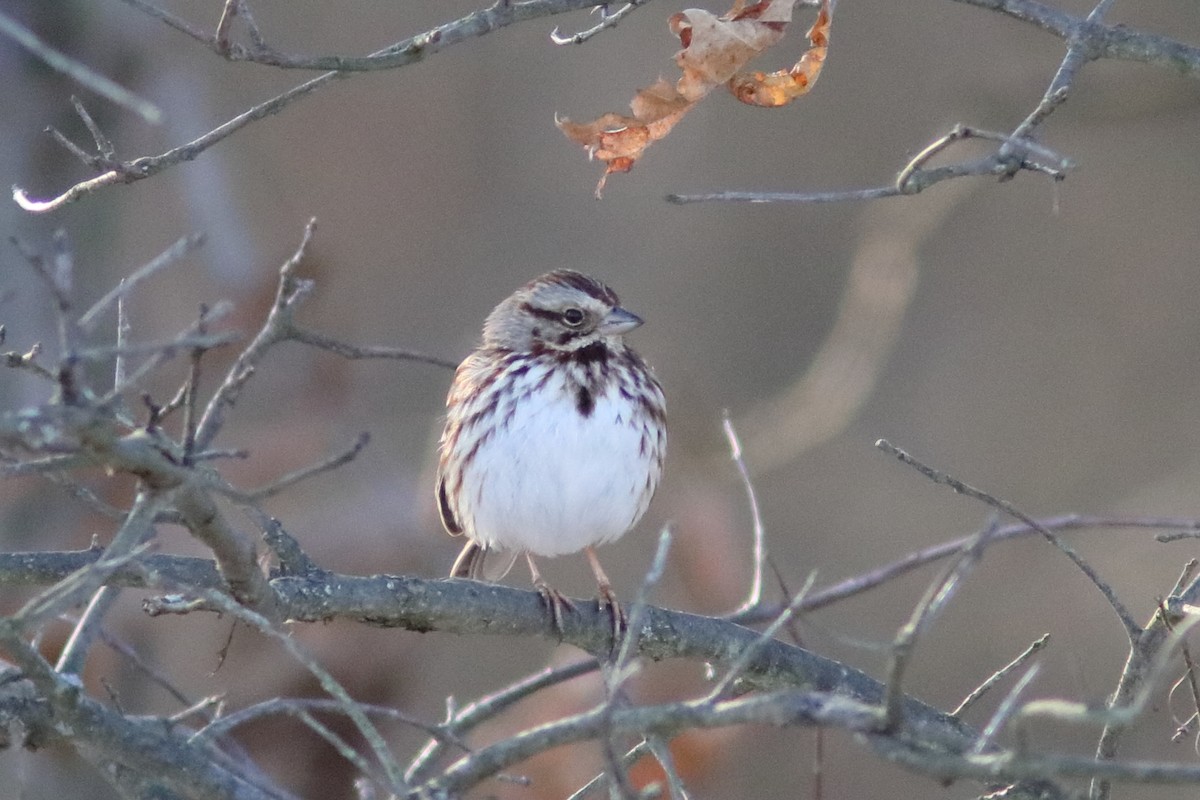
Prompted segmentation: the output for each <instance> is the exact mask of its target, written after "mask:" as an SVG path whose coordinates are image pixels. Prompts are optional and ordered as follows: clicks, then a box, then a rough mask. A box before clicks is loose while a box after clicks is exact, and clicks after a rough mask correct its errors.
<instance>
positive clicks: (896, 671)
mask: <svg viewBox="0 0 1200 800" xmlns="http://www.w3.org/2000/svg"><path fill="white" fill-rule="evenodd" d="M999 527H1000V520H999V516H998V515H994V516H993V518H992V519H991V520H990V521H989V522H988V524H987V526H986V527H985V528H984V529H983V530H981V531H980V532H979V533H978V535H976V536H975V537H974V538H973V539H972V541H971V543H970V544H969V545H967V546H966V547H964V548H963V551H962V554H961V555H960V556H959V557H958V560H957V561H956V562H955V563H954V564H952V565H950V567H949V568H948V569H947V570H946V572H945V574H944V575H943V576H942V577H941V578H940V579H938V580H936V581H934V582H933V583H931V584H930V585H929V588H928V589H926V591H925V596H924V597H922V598H921V600H920V602H918V603H917V605H916V607H915V608H914V609H913V611H912V615H911V616H910V617H909V620H908V622H906V623H905V624H904V625H903V626H902V627H901V628H900V630H899V631H898V632H897V634H896V639H895V641H894V642H893V643H892V658H891V665H890V666H889V668H888V679H887V693H886V694H885V695H884V701H883V708H884V725H885V726H886V728H887V729H889V730H897V729H899V727H900V725H901V723H902V722H903V713H904V703H903V701H904V693H903V689H902V686H903V684H904V674H905V672H906V671H907V669H908V663H909V659H910V657H911V655H912V652H913V649H914V648H915V647H916V644H917V639H918V638H919V637H920V635H921V633H922V632H923V631H924V630H925V628H926V627H927V626H928V625H929V624H930V623H932V621H933V620H934V619H936V618H937V617H938V616H939V615H940V614H941V612H942V611H943V610H944V609H945V608H946V606H947V604H949V602H950V599H951V598H952V597H953V596H954V594H955V593H956V592H957V590H958V587H959V586H960V585H961V583H962V581H963V580H964V579H965V578H966V577H967V576H968V575H970V574H971V572H973V571H974V569H975V565H976V564H978V563H979V559H981V558H982V557H983V551H984V550H985V549H987V546H988V545H989V544H990V543H991V541H992V539H993V538H994V537H995V535H996V530H997V529H998V528H999Z"/></svg>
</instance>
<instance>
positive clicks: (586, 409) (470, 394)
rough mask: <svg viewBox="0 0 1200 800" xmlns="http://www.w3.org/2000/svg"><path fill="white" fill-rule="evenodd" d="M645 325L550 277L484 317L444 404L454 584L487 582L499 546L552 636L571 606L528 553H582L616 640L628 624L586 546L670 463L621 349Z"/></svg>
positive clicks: (655, 416) (640, 364) (606, 300)
mask: <svg viewBox="0 0 1200 800" xmlns="http://www.w3.org/2000/svg"><path fill="white" fill-rule="evenodd" d="M641 324H642V319H641V317H639V316H637V315H636V314H634V313H632V312H630V311H627V310H626V309H624V308H623V307H622V306H621V304H620V301H619V300H618V298H617V295H616V293H615V292H613V290H612V289H610V288H609V287H608V286H606V285H605V284H604V283H602V282H601V281H599V280H596V279H595V278H592V277H589V276H587V275H584V274H582V273H579V272H575V271H573V270H568V269H559V270H554V271H552V272H548V273H546V274H545V275H542V276H541V277H538V278H535V279H534V280H532V281H530V282H529V283H527V284H525V285H524V286H522V287H521V288H519V289H517V290H516V291H515V292H513V293H512V294H511V295H509V296H508V297H507V298H505V299H504V300H503V301H501V302H500V303H499V305H497V306H496V307H495V308H494V309H493V310H492V312H491V313H490V314H488V316H487V319H486V320H485V322H484V324H483V335H482V340H481V342H480V344H479V346H478V347H477V348H476V349H475V350H474V351H473V352H471V354H470V355H468V356H467V358H466V359H465V360H463V362H462V363H461V364H459V366H458V368H457V370H456V371H455V374H454V380H453V382H452V384H451V386H450V390H449V392H448V394H447V397H446V422H445V428H444V430H443V432H442V436H441V439H440V441H439V447H438V450H439V457H438V469H437V485H436V499H437V507H438V511H439V512H440V515H441V519H442V524H443V525H444V527H445V529H446V531H447V532H449V533H450V534H451V535H452V536H465V537H466V540H467V541H466V543H465V545H464V546H463V548H462V551H461V552H460V554H459V556H458V558H457V559H456V560H455V562H454V566H453V567H452V569H451V571H450V577H462V578H473V579H479V578H481V577H483V576H485V575H486V573H485V572H484V569H483V565H484V558H485V556H487V555H488V554H490V553H492V552H496V551H500V552H504V553H507V556H508V557H507V562H506V564H505V565H504V566H503V568H502V569H501V572H500V576H499V577H502V575H503V573H506V572H507V571H508V569H511V567H512V564H513V562H514V561H515V560H516V559H517V558H519V557H520V556H522V555H524V557H525V560H526V562H527V563H528V565H529V572H530V577H531V579H532V581H533V586H534V588H535V589H536V590H537V592H538V594H539V595H540V596H541V598H542V601H543V603H544V604H545V605H546V607H547V609H548V612H549V617H550V623H551V625H552V626H553V628H554V630H555V631H557V632H558V634H559V635H560V637H561V635H562V632H563V627H562V623H563V615H564V612H565V610H566V609H572V608H574V604H573V603H571V601H570V600H568V599H567V598H566V596H565V595H563V594H562V593H561V592H559V591H558V590H557V589H555V588H553V587H552V586H550V585H549V584H548V583H547V582H546V581H545V579H544V578H543V577H542V574H541V572H540V570H539V569H538V566H537V561H536V560H535V559H537V558H541V557H553V556H560V555H567V554H571V553H577V552H579V551H581V550H582V551H583V553H584V554H585V555H586V556H587V559H588V563H589V564H590V566H591V569H592V573H593V575H594V576H595V579H596V584H597V588H598V597H597V602H598V606H599V608H600V610H601V611H607V612H608V613H609V615H610V617H611V622H612V632H613V642H614V643H615V642H616V640H617V638H618V637H619V636H620V633H621V630H622V628H623V627H624V626H625V625H626V620H625V617H624V613H623V611H622V610H621V606H620V603H619V602H618V599H617V596H616V594H615V593H614V592H613V588H612V583H611V582H610V581H609V579H608V576H607V575H606V574H605V572H604V569H603V567H602V566H601V565H600V561H599V559H598V557H597V556H596V550H595V548H596V547H598V546H600V545H603V544H607V543H610V542H613V541H615V540H616V539H619V538H620V537H621V536H623V535H624V534H625V533H626V532H628V531H629V530H630V529H631V528H633V527H634V526H635V525H636V524H637V522H638V521H639V520H640V519H641V518H642V515H643V514H644V513H645V511H646V508H647V506H648V505H649V504H650V500H651V498H652V497H653V496H654V493H655V490H656V489H657V488H658V484H659V479H660V477H661V475H662V470H663V460H664V458H665V456H666V449H667V426H666V401H665V398H664V396H663V390H662V386H661V385H660V384H659V382H658V380H657V378H656V377H655V375H654V372H653V371H652V370H651V369H650V367H649V366H648V365H647V364H646V362H645V361H643V360H642V358H641V356H639V355H638V354H637V353H636V352H635V351H634V350H632V349H631V348H630V347H629V346H628V345H627V344H625V341H624V335H625V334H627V333H629V332H630V331H632V330H633V329H634V328H637V327H638V326H640V325H641ZM488 577H492V576H490V575H489V576H488ZM496 579H498V577H497V578H496Z"/></svg>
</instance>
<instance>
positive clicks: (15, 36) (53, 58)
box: [0, 14, 162, 125]
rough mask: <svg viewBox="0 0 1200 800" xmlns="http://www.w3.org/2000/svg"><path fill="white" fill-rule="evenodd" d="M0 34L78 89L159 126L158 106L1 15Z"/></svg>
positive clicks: (160, 120)
mask: <svg viewBox="0 0 1200 800" xmlns="http://www.w3.org/2000/svg"><path fill="white" fill-rule="evenodd" d="M0 33H2V34H4V35H5V36H7V37H8V38H10V39H12V40H13V41H14V42H16V43H17V44H19V45H21V46H22V47H24V48H25V49H26V50H28V51H29V52H31V53H33V54H34V55H35V56H37V57H38V58H39V59H40V60H41V61H42V62H43V63H45V64H46V66H48V67H50V68H51V69H54V70H57V71H59V72H61V73H63V74H64V75H66V76H67V77H69V78H70V79H71V80H73V81H75V82H76V83H78V84H80V85H81V86H85V87H87V88H88V89H90V90H91V91H93V92H95V93H96V94H98V95H100V96H101V97H104V98H106V99H107V100H109V101H111V102H113V103H116V104H117V105H119V106H121V107H122V108H125V109H128V110H129V111H132V112H133V113H135V114H137V115H138V116H140V117H141V118H142V119H143V120H145V121H146V122H148V123H150V124H151V125H157V124H159V123H160V122H162V111H161V110H159V108H158V106H156V105H154V104H153V103H151V102H150V101H148V100H143V99H142V98H140V97H138V96H137V95H136V94H134V93H133V92H131V91H129V90H128V89H126V88H125V87H124V86H121V85H120V84H118V83H116V82H115V81H113V80H110V79H109V78H106V77H104V76H103V75H101V74H100V73H98V72H96V71H95V70H93V69H91V68H90V67H88V66H86V65H84V64H82V63H80V62H79V61H76V60H75V59H73V58H71V57H70V56H68V55H65V54H64V53H61V52H59V51H58V50H55V49H54V48H53V47H51V46H50V45H48V44H46V43H45V42H43V41H42V40H41V39H39V38H38V37H37V36H36V35H35V34H34V33H33V31H31V30H29V29H28V28H26V27H24V26H22V25H21V24H19V23H18V22H16V21H15V20H13V19H12V18H10V17H9V16H8V15H6V14H0Z"/></svg>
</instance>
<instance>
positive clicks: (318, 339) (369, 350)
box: [288, 326, 458, 369]
mask: <svg viewBox="0 0 1200 800" xmlns="http://www.w3.org/2000/svg"><path fill="white" fill-rule="evenodd" d="M288 338H289V339H292V340H294V341H297V342H302V343H304V344H307V345H312V346H313V347H317V348H320V349H321V350H328V351H330V352H331V353H337V354H338V355H339V356H341V357H342V358H349V359H360V358H386V359H395V360H397V361H418V362H421V363H423V364H432V365H433V366H435V367H445V368H447V369H454V368H455V367H457V366H458V362H455V361H449V360H447V359H444V358H438V357H437V356H430V355H425V354H424V353H418V352H415V351H413V350H407V349H405V348H402V347H384V346H380V345H352V344H347V343H345V342H340V341H338V340H336V339H331V338H329V337H328V336H325V335H324V334H321V333H317V332H316V331H312V330H309V329H307V328H302V327H299V326H293V327H292V328H291V329H290V330H289V335H288Z"/></svg>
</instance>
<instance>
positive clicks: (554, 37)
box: [550, 0, 650, 46]
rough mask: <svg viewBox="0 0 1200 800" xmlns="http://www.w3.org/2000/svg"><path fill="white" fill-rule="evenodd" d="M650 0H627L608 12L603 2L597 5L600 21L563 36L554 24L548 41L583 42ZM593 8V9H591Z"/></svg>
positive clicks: (615, 24)
mask: <svg viewBox="0 0 1200 800" xmlns="http://www.w3.org/2000/svg"><path fill="white" fill-rule="evenodd" d="M649 2H650V0H629V2H627V3H626V4H625V5H623V6H621V7H620V8H618V9H617V10H616V11H613V12H611V13H610V12H609V10H608V5H607V4H605V3H602V4H600V5H599V6H597V8H599V10H600V21H599V22H598V23H596V24H595V25H593V26H592V27H590V28H587V29H585V30H582V31H577V32H576V33H573V34H571V35H570V36H564V35H563V34H562V31H560V30H559V28H558V26H557V25H556V26H554V30H552V31H550V41H552V42H554V43H555V44H557V45H560V46H561V45H567V44H583V43H584V42H586V41H587V40H588V39H591V38H592V37H593V36H595V35H596V34H598V33H601V32H603V31H606V30H608V29H610V28H615V27H617V23H618V22H620V21H621V20H623V19H625V17H627V16H629V15H630V14H632V13H633V12H634V11H635V10H636V9H638V8H641V7H642V6H644V5H646V4H647V3H649ZM593 10H595V9H593Z"/></svg>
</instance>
